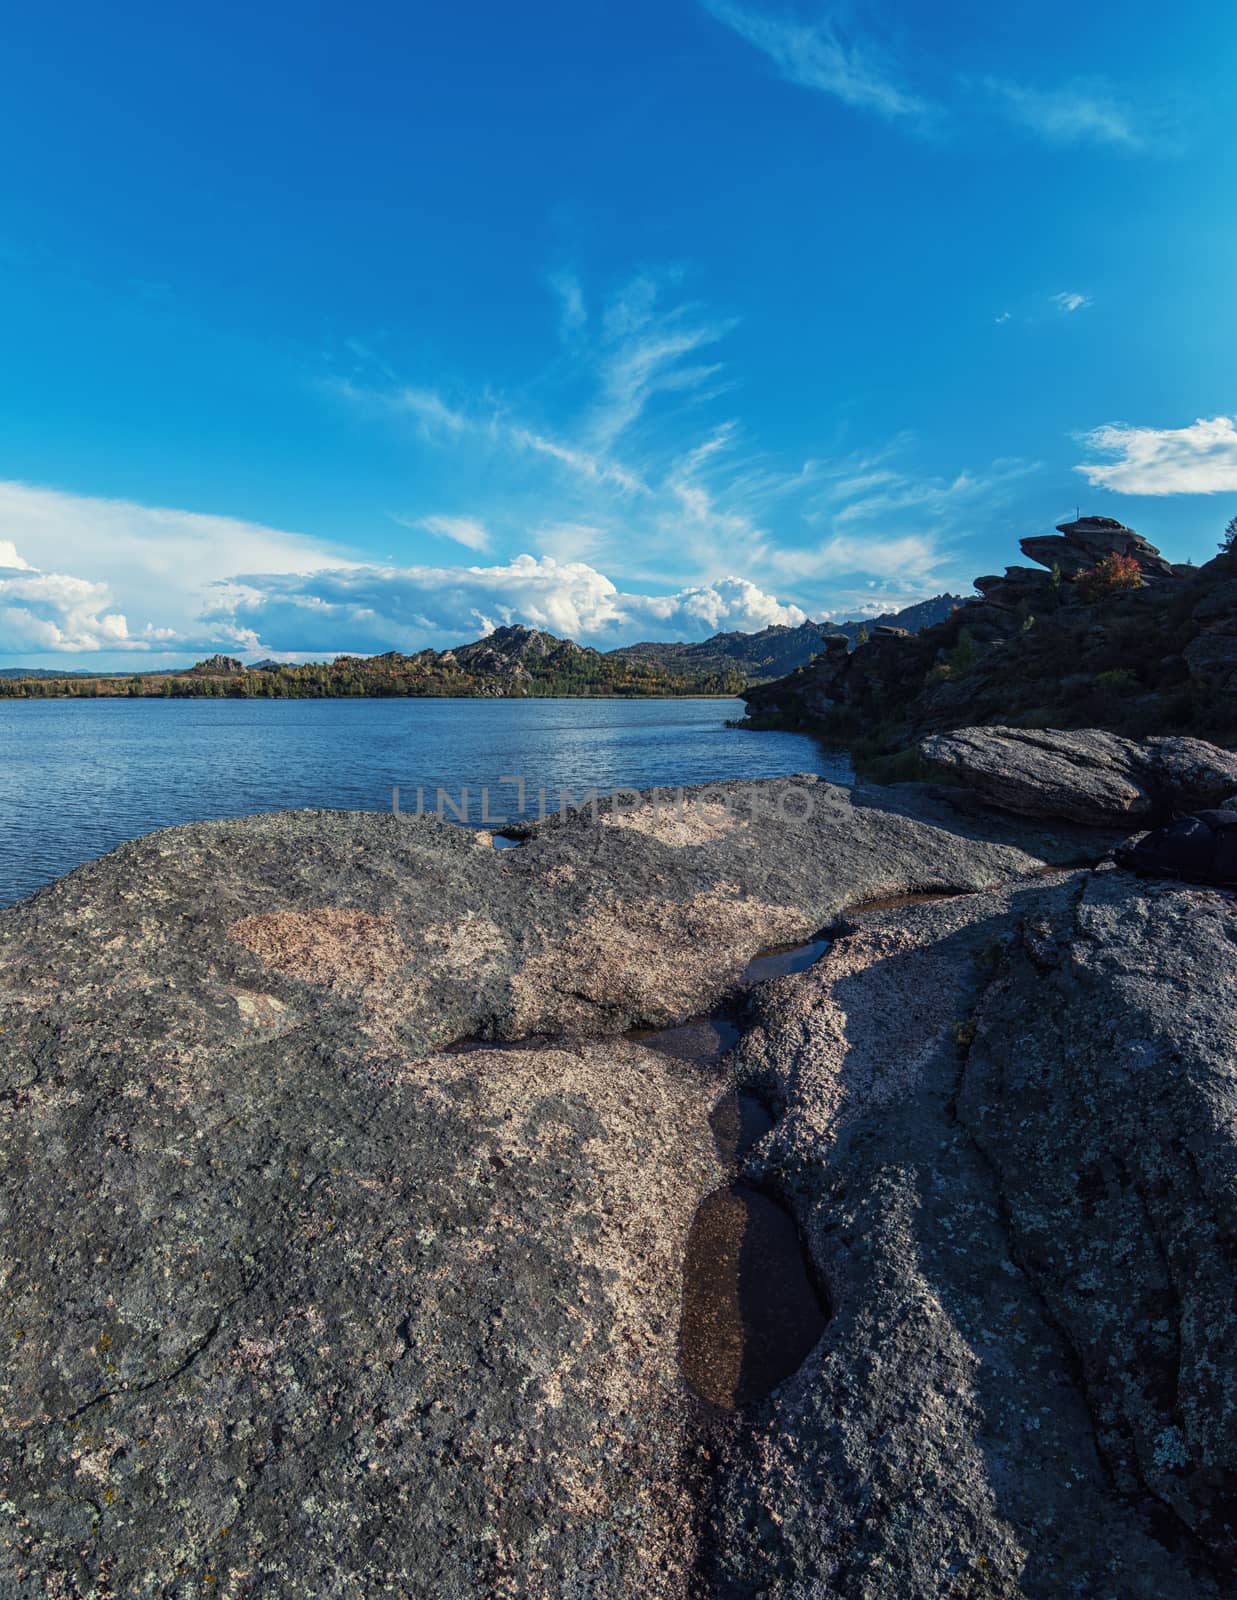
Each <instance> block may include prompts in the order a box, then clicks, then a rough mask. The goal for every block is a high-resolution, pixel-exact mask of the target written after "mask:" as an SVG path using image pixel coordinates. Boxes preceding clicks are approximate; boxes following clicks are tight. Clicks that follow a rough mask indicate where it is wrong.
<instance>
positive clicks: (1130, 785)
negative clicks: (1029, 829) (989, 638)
mask: <svg viewBox="0 0 1237 1600" xmlns="http://www.w3.org/2000/svg"><path fill="white" fill-rule="evenodd" d="M919 749H920V753H921V754H922V756H923V759H924V762H925V763H926V765H927V766H928V767H929V769H930V770H932V771H934V772H938V773H940V774H941V775H942V776H945V777H948V778H950V779H951V780H953V781H955V782H959V783H962V784H964V785H965V786H966V787H968V788H970V789H973V790H974V791H975V792H976V793H978V794H979V795H981V796H982V797H983V798H984V799H985V800H986V801H988V802H989V804H991V805H994V806H998V807H999V808H1000V809H1002V810H1005V811H1013V812H1016V813H1018V814H1019V815H1021V816H1028V817H1064V818H1068V819H1069V820H1070V821H1071V822H1079V823H1083V824H1088V825H1092V826H1095V827H1113V826H1121V825H1122V824H1128V825H1131V826H1137V825H1140V824H1141V825H1146V824H1149V823H1152V822H1164V821H1167V820H1168V819H1169V818H1170V817H1172V816H1173V815H1174V814H1175V813H1179V812H1187V811H1197V810H1203V809H1206V808H1207V807H1208V806H1218V805H1220V804H1222V803H1223V802H1224V801H1225V800H1226V799H1227V798H1228V797H1229V796H1230V795H1233V794H1237V755H1233V754H1232V753H1230V752H1229V751H1227V750H1220V749H1218V748H1217V747H1216V746H1215V745H1211V744H1207V743H1206V742H1205V741H1204V740H1202V739H1183V738H1156V739H1147V740H1145V741H1143V742H1141V743H1140V742H1138V741H1137V740H1133V739H1123V738H1121V737H1120V736H1119V735H1117V734H1114V733H1105V732H1104V730H1103V729H1102V728H1078V729H1075V730H1072V731H1062V730H1059V729H1051V728H1049V729H1043V730H1039V729H1029V728H1000V727H997V728H957V729H955V730H954V732H952V733H941V734H934V735H932V736H931V737H929V738H927V739H925V740H923V742H922V743H921V744H920V746H919Z"/></svg>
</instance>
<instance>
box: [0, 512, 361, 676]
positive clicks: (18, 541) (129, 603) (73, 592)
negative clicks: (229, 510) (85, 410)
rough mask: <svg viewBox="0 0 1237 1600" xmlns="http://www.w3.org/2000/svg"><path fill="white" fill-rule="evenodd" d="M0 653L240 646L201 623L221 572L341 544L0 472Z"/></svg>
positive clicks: (335, 552)
mask: <svg viewBox="0 0 1237 1600" xmlns="http://www.w3.org/2000/svg"><path fill="white" fill-rule="evenodd" d="M0 530H3V535H2V536H0V655H19V654H20V655H27V654H32V653H36V652H45V651H54V652H59V651H73V652H92V651H109V652H112V651H126V652H129V651H144V652H152V651H153V652H159V651H166V650H170V649H175V648H177V647H178V646H179V648H180V649H181V650H182V651H184V650H194V649H198V648H208V647H218V646H220V645H225V644H237V645H243V644H244V642H245V641H244V640H238V639H237V638H236V637H235V635H234V634H232V633H231V632H229V631H228V630H226V629H220V628H218V627H209V628H207V627H204V626H203V624H202V621H201V617H202V612H203V610H204V609H205V608H206V605H207V602H208V600H209V601H210V602H211V603H212V604H214V603H215V596H216V592H217V591H216V585H217V584H218V581H219V579H220V578H221V577H223V576H225V575H226V574H227V573H229V572H235V571H237V570H238V569H239V568H241V567H243V566H248V565H250V564H256V563H260V564H261V565H262V566H263V567H264V568H265V569H266V570H269V571H284V572H292V571H308V570H311V569H312V568H314V567H316V566H318V567H320V566H324V565H326V564H327V563H328V562H331V563H333V564H343V563H344V562H346V560H347V559H348V558H347V556H346V555H345V553H344V552H343V551H341V550H339V549H337V548H336V547H335V546H333V545H330V544H328V543H327V542H326V541H324V540H318V539H310V538H306V537H305V536H303V535H301V534H296V533H283V532H281V531H279V530H278V529H275V528H267V527H263V526H261V525H260V524H257V523H253V522H244V521H241V520H239V519H237V518H233V517H216V516H204V515H201V514H199V513H197V512H192V511H176V510H171V509H169V508H167V507H160V506H143V505H137V504H135V503H134V502H132V501H127V500H104V499H99V498H96V497H93V496H87V495H74V494H66V493H63V492H62V491H59V490H55V489H43V488H38V487H36V486H34V485H31V484H25V483H11V482H9V483H6V482H0Z"/></svg>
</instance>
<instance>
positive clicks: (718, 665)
mask: <svg viewBox="0 0 1237 1600" xmlns="http://www.w3.org/2000/svg"><path fill="white" fill-rule="evenodd" d="M963 599H964V597H963V596H962V595H957V594H938V595H934V596H933V598H932V599H931V600H920V601H918V602H917V603H916V604H915V605H913V606H907V607H906V608H905V609H904V610H902V611H887V612H883V613H882V614H881V615H880V616H878V617H867V618H864V619H862V620H860V621H856V622H803V623H800V624H799V626H798V627H797V628H791V627H787V626H785V625H784V624H775V625H774V626H772V627H769V628H762V629H761V630H760V632H759V633H715V634H714V635H713V636H712V637H711V638H709V639H702V640H700V641H699V642H698V643H695V644H683V643H677V642H676V643H669V644H666V643H659V642H654V641H649V642H648V643H645V644H629V645H622V646H620V648H619V649H617V650H611V651H609V652H608V654H609V655H611V656H620V657H624V658H626V659H627V660H633V661H647V662H655V663H658V664H659V665H662V666H664V667H666V668H669V669H672V670H678V671H681V672H719V671H722V670H724V669H725V667H726V666H727V665H729V666H735V667H739V668H740V669H741V670H742V672H743V673H744V676H745V677H746V679H747V682H748V683H749V684H750V683H764V682H768V681H769V680H771V679H773V678H781V677H784V676H785V675H786V674H787V673H788V672H794V671H795V669H796V668H797V667H803V666H806V665H807V663H808V661H809V660H810V659H811V658H812V656H814V655H817V654H819V652H820V651H821V650H823V649H824V639H825V636H826V635H827V634H830V633H844V634H845V635H846V636H847V638H848V639H849V640H850V641H851V643H852V644H856V643H858V641H859V639H860V638H861V637H862V636H863V634H864V633H865V631H867V632H870V631H871V630H872V629H873V628H878V627H881V626H882V625H886V626H889V627H895V628H905V629H906V631H907V632H908V633H918V632H919V630H920V629H921V628H928V627H931V626H933V624H935V623H937V622H943V621H944V620H945V618H946V617H948V616H949V615H950V613H951V612H952V611H953V609H954V607H955V606H960V605H961V604H962V603H963Z"/></svg>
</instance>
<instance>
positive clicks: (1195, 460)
mask: <svg viewBox="0 0 1237 1600" xmlns="http://www.w3.org/2000/svg"><path fill="white" fill-rule="evenodd" d="M1082 442H1083V443H1084V444H1086V445H1088V446H1089V447H1090V448H1091V449H1092V450H1098V451H1099V452H1100V453H1101V454H1102V455H1107V456H1111V457H1112V458H1113V459H1112V460H1110V461H1101V462H1095V461H1086V462H1083V463H1082V464H1081V465H1079V466H1077V467H1075V468H1074V471H1075V472H1078V473H1081V474H1082V476H1083V477H1084V478H1086V480H1087V482H1088V483H1091V484H1094V485H1095V487H1096V488H1102V489H1111V490H1113V492H1114V493H1116V494H1146V495H1165V494H1219V493H1221V492H1224V493H1232V492H1234V491H1237V417H1227V416H1220V417H1211V418H1206V417H1199V418H1198V420H1197V421H1196V422H1192V423H1191V424H1190V425H1189V426H1188V427H1185V428H1138V427H1131V426H1130V425H1129V424H1128V423H1124V422H1112V423H1108V424H1106V425H1105V426H1104V427H1101V428H1093V429H1092V430H1091V432H1090V433H1087V434H1084V435H1083V436H1082Z"/></svg>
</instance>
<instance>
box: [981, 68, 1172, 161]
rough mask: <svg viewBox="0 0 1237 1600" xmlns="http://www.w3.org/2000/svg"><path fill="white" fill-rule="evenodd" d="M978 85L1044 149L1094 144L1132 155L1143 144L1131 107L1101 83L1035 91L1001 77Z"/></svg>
mask: <svg viewBox="0 0 1237 1600" xmlns="http://www.w3.org/2000/svg"><path fill="white" fill-rule="evenodd" d="M983 86H984V88H985V89H986V90H987V92H988V94H989V95H991V96H992V98H993V100H994V101H995V102H996V104H997V105H998V106H999V108H1000V109H1001V111H1002V112H1003V113H1004V114H1005V115H1006V116H1007V117H1008V118H1009V120H1010V121H1011V122H1013V123H1014V124H1016V125H1017V126H1018V127H1020V128H1023V129H1024V130H1025V131H1026V132H1028V133H1032V134H1035V135H1036V136H1037V137H1039V138H1040V139H1044V140H1046V141H1047V142H1048V143H1049V144H1057V145H1080V144H1099V145H1110V146H1114V147H1116V148H1118V149H1122V150H1131V151H1133V150H1142V149H1144V148H1145V147H1146V145H1147V143H1148V139H1147V136H1146V135H1145V134H1144V133H1143V132H1142V131H1140V129H1139V127H1138V125H1137V121H1136V117H1135V112H1134V109H1133V107H1132V106H1130V105H1129V104H1127V103H1126V102H1125V101H1124V100H1122V99H1121V97H1120V96H1119V95H1118V94H1117V93H1116V91H1115V90H1114V89H1112V88H1111V87H1110V86H1109V85H1108V84H1107V83H1104V82H1103V81H1097V80H1093V79H1079V80H1076V81H1074V82H1072V83H1067V84H1063V85H1061V86H1060V87H1059V88H1054V89H1040V88H1034V87H1032V86H1031V85H1028V84H1021V83H1013V82H1010V81H1009V80H1008V79H1005V78H985V79H983Z"/></svg>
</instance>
